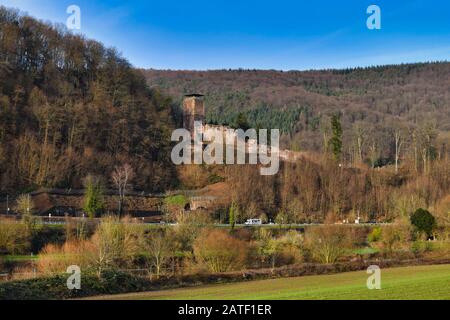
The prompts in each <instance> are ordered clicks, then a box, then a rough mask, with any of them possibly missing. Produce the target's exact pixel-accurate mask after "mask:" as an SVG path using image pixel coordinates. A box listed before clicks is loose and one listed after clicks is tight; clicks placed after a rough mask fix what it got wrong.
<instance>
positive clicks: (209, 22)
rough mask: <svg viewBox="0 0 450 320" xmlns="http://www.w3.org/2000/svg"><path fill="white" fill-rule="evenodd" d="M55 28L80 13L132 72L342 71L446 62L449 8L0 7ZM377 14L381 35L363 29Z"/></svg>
mask: <svg viewBox="0 0 450 320" xmlns="http://www.w3.org/2000/svg"><path fill="white" fill-rule="evenodd" d="M0 4H2V5H5V6H7V7H15V8H18V9H20V10H22V11H25V12H27V13H28V14H30V15H32V16H34V17H37V18H39V19H43V20H49V21H51V22H61V23H65V21H66V19H67V17H68V16H69V15H68V14H67V13H66V9H67V7H68V6H69V5H72V4H75V5H78V6H79V7H80V9H81V30H80V32H81V33H83V34H85V35H86V36H87V37H89V38H94V39H96V40H99V41H101V42H103V43H104V44H105V45H107V46H114V47H116V48H117V49H118V50H119V51H121V52H122V54H123V56H124V57H126V58H127V59H128V60H129V61H130V62H131V63H132V64H133V65H134V66H136V67H144V68H156V69H201V70H205V69H223V68H250V69H253V68H255V69H282V70H292V69H298V70H304V69H322V68H345V67H355V66H368V65H380V64H393V63H406V62H418V61H436V60H450V1H449V0H370V1H367V0H334V1H331V0H330V1H325V0H308V1H306V0H292V1H288V0H271V1H266V0H258V1H255V0H192V1H188V0H185V1H178V0H177V1H173V0H128V1H125V0H123V1H118V0H70V1H66V0H0ZM371 4H376V5H378V6H379V7H380V8H381V30H369V29H368V28H367V27H366V20H367V18H368V16H369V15H368V14H367V13H366V10H367V7H368V6H369V5H371Z"/></svg>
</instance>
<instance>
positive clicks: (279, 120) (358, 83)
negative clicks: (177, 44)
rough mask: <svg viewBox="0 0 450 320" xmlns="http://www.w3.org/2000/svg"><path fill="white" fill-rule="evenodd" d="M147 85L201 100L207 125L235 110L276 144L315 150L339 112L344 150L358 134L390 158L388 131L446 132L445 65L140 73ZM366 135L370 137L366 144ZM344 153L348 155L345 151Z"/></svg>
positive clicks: (449, 113)
mask: <svg viewBox="0 0 450 320" xmlns="http://www.w3.org/2000/svg"><path fill="white" fill-rule="evenodd" d="M144 74H145V76H146V78H147V82H148V84H149V85H150V86H151V87H154V88H160V89H161V90H162V91H163V92H165V93H167V94H169V95H170V96H172V98H173V99H174V101H176V102H179V101H180V98H181V97H182V95H183V94H184V93H187V92H199V93H202V94H204V95H206V97H205V104H206V111H207V120H208V122H210V123H219V124H232V123H233V121H235V119H236V118H237V115H238V114H239V112H243V113H244V114H245V115H246V116H247V119H248V121H249V124H250V125H251V126H252V127H256V128H257V127H262V128H280V129H281V130H282V131H283V133H284V137H283V143H284V146H285V147H287V148H291V149H306V150H315V151H317V150H322V149H323V136H324V133H326V131H327V130H328V128H327V126H328V123H329V117H330V115H331V114H334V113H339V114H340V115H341V121H342V125H343V128H344V136H345V141H346V145H347V150H346V151H347V153H348V154H351V153H352V150H351V149H352V148H354V145H355V143H356V140H357V138H358V137H357V136H358V134H356V132H360V133H361V132H362V131H363V132H364V133H365V136H366V137H365V138H364V139H365V140H366V143H365V146H364V150H362V153H364V157H365V158H367V157H369V152H370V150H369V146H370V145H372V144H376V145H377V149H378V150H379V152H380V153H381V154H382V155H383V156H384V157H388V158H392V157H393V139H392V138H391V134H392V131H393V130H394V129H395V128H398V127H406V128H408V129H410V130H413V129H417V128H424V127H431V128H432V129H433V130H436V131H437V132H440V133H444V135H445V132H448V131H449V130H450V92H449V91H448V88H449V87H450V63H448V62H441V63H438V62H437V63H420V64H405V65H394V66H379V67H372V68H358V69H348V70H323V71H289V72H282V71H273V70H267V71H263V70H215V71H166V70H145V71H144ZM369 140H370V141H369ZM348 157H350V155H349V156H348Z"/></svg>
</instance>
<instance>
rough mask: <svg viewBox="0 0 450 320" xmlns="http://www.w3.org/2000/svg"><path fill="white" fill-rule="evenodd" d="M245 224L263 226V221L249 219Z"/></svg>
mask: <svg viewBox="0 0 450 320" xmlns="http://www.w3.org/2000/svg"><path fill="white" fill-rule="evenodd" d="M244 224H245V225H261V224H262V220H261V219H248V220H247V221H245V223H244Z"/></svg>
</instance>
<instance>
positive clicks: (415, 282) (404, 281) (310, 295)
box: [96, 265, 450, 300]
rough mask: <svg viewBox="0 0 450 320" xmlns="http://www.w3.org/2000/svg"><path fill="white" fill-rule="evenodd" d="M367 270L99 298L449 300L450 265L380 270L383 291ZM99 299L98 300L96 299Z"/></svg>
mask: <svg viewBox="0 0 450 320" xmlns="http://www.w3.org/2000/svg"><path fill="white" fill-rule="evenodd" d="M368 277H369V275H368V274H367V273H366V272H365V271H358V272H347V273H341V274H334V275H321V276H305V277H297V278H282V279H271V280H260V281H249V282H241V283H230V284H220V285H207V286H200V287H190V288H181V289H174V290H164V291H155V292H144V293H135V294H125V295H115V296H104V297H97V298H99V299H137V300H151V299H156V300H166V299H169V300H176V299H187V300H191V299H194V300H195V299H206V300H214V299H224V300H227V299H238V300H247V299H249V300H253V299H254V300H258V299H269V300H277V299H285V300H289V299H294V300H297V299H299V300H301V299H319V300H323V299H344V300H345V299H348V300H358V299H368V300H372V299H375V300H384V299H433V300H436V299H450V265H434V266H414V267H402V268H392V269H385V270H382V271H381V287H382V288H381V289H380V290H369V289H367V287H366V281H367V278H368ZM97 298H96V299H97Z"/></svg>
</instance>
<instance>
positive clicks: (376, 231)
mask: <svg viewBox="0 0 450 320" xmlns="http://www.w3.org/2000/svg"><path fill="white" fill-rule="evenodd" d="M380 239H381V228H380V227H375V228H373V229H372V231H371V232H370V233H369V235H368V236H367V240H368V241H369V242H378V241H380Z"/></svg>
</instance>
